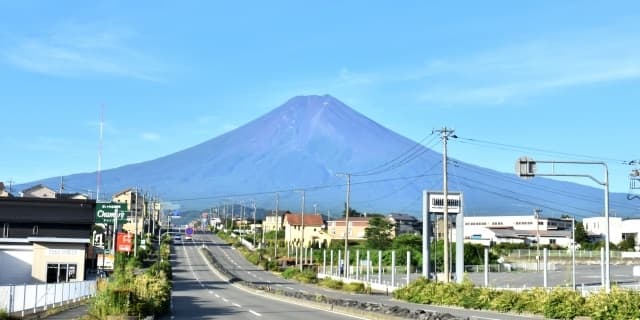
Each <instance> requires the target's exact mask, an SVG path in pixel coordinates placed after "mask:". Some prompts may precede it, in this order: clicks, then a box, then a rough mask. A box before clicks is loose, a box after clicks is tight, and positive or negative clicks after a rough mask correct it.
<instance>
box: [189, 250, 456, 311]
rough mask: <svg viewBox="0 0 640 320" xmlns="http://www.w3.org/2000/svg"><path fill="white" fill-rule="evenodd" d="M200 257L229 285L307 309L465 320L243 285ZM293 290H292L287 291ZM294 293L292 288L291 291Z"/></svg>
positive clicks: (211, 257)
mask: <svg viewBox="0 0 640 320" xmlns="http://www.w3.org/2000/svg"><path fill="white" fill-rule="evenodd" d="M200 253H201V254H202V255H203V256H204V257H205V259H206V260H207V261H208V262H209V263H210V264H211V265H212V267H213V268H215V269H216V271H218V272H219V273H221V274H222V275H224V277H225V278H227V279H228V281H229V282H230V283H232V284H233V285H235V286H237V285H240V286H242V287H245V288H248V289H254V290H255V293H258V294H263V295H264V294H271V295H275V296H278V297H279V298H280V299H285V300H289V301H291V302H293V303H300V302H302V301H304V303H305V304H306V305H308V306H311V307H314V308H317V309H321V310H326V311H332V312H340V313H344V314H347V315H351V316H355V317H366V318H367V319H381V320H382V319H398V318H403V319H407V318H409V319H466V318H457V317H455V316H453V315H451V314H449V313H438V312H432V311H427V310H423V309H415V310H410V309H408V308H404V307H400V306H389V305H385V304H381V303H371V302H363V301H357V300H349V299H339V298H332V297H328V296H325V295H321V294H310V293H306V292H304V293H303V292H300V291H295V290H283V289H282V288H278V289H275V288H273V287H272V286H271V285H263V284H256V283H252V282H249V281H244V280H242V279H240V278H239V277H237V276H236V275H234V274H233V273H232V272H231V271H229V270H228V269H226V268H225V267H224V266H223V265H222V264H221V263H220V262H219V261H218V260H217V259H216V257H215V256H214V255H213V254H212V253H211V251H209V249H208V248H202V249H201V250H200ZM288 288H290V287H288ZM291 289H293V288H291Z"/></svg>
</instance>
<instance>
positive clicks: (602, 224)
mask: <svg viewBox="0 0 640 320" xmlns="http://www.w3.org/2000/svg"><path fill="white" fill-rule="evenodd" d="M606 222H607V221H606V219H605V218H604V217H593V218H584V219H583V220H582V225H583V226H584V230H585V231H586V232H587V234H588V235H589V236H592V237H594V236H595V237H600V238H602V239H604V238H605V234H606V227H607V224H606ZM638 233H640V219H626V220H623V219H622V218H620V217H609V235H610V237H611V239H609V242H611V243H615V244H618V243H620V242H621V241H622V240H626V239H628V238H629V237H633V238H635V241H636V246H637V245H638V243H639V240H640V238H639V237H638Z"/></svg>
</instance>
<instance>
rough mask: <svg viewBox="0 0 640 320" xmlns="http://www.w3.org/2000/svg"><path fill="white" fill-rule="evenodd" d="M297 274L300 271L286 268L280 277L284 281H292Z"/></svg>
mask: <svg viewBox="0 0 640 320" xmlns="http://www.w3.org/2000/svg"><path fill="white" fill-rule="evenodd" d="M298 273H300V269H298V268H295V267H290V268H286V269H285V270H284V271H283V272H282V277H283V278H285V279H293V277H294V276H295V275H297V274H298Z"/></svg>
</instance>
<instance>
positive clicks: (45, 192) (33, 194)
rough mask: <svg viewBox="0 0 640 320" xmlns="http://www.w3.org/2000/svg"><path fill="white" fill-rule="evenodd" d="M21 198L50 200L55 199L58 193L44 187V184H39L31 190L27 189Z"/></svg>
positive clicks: (21, 194) (22, 192)
mask: <svg viewBox="0 0 640 320" xmlns="http://www.w3.org/2000/svg"><path fill="white" fill-rule="evenodd" d="M20 196H21V197H23V198H49V199H55V197H56V192H55V190H53V189H51V188H49V187H47V186H45V185H42V184H38V185H35V186H33V187H31V188H27V189H24V190H22V191H21V192H20Z"/></svg>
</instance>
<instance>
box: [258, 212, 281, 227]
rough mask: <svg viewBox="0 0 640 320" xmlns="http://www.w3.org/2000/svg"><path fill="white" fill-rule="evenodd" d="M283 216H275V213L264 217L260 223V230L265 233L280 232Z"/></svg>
mask: <svg viewBox="0 0 640 320" xmlns="http://www.w3.org/2000/svg"><path fill="white" fill-rule="evenodd" d="M283 216H284V215H283V214H276V213H275V212H274V213H271V214H269V215H266V216H265V217H264V220H263V221H262V230H264V231H265V232H269V231H275V230H281V229H282V220H283Z"/></svg>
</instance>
